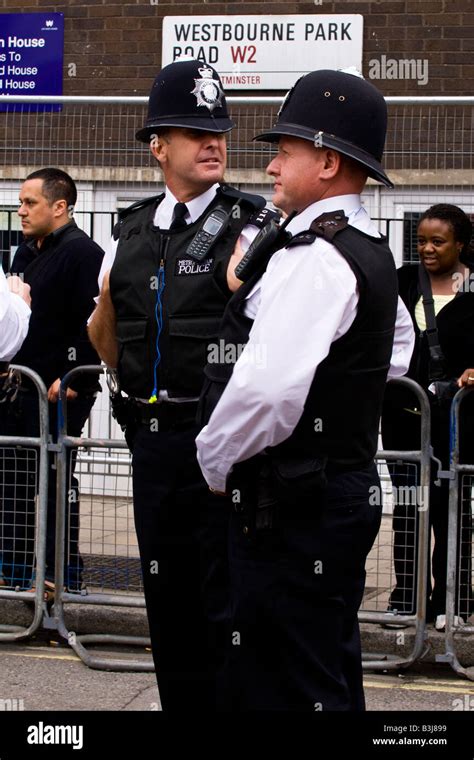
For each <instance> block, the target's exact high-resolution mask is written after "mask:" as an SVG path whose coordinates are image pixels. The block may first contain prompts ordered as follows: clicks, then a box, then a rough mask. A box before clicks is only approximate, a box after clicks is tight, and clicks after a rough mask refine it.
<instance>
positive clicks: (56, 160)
mask: <svg viewBox="0 0 474 760" xmlns="http://www.w3.org/2000/svg"><path fill="white" fill-rule="evenodd" d="M35 12H62V13H63V14H64V21H65V45H64V72H63V73H64V76H63V83H64V95H66V96H75V95H80V96H147V95H148V93H149V89H150V85H151V82H152V81H153V78H154V77H155V75H156V73H157V71H158V70H159V69H160V68H161V60H162V27H163V18H164V17H166V16H179V15H181V16H190V17H192V16H193V15H200V16H203V15H228V16H235V15H240V16H241V15H252V14H259V13H262V12H263V13H265V15H269V14H275V15H276V14H279V15H282V14H315V18H316V19H317V16H318V15H319V14H325V15H328V14H346V15H347V14H352V13H356V14H361V15H362V16H363V19H364V37H363V74H364V76H365V77H366V78H369V79H371V80H372V81H373V83H374V84H375V85H376V86H377V87H378V88H379V89H380V90H381V92H382V93H383V94H384V95H385V96H418V95H421V96H428V97H435V96H446V95H448V96H452V95H458V96H468V95H471V94H472V93H473V91H474V88H473V84H474V61H473V58H472V57H471V56H472V55H473V53H474V2H473V0H378V1H377V0H358V2H343V1H340V2H331V1H330V0H322V2H321V3H320V2H319V0H315V1H314V2H292V1H291V0H286V1H285V2H282V1H279V0H273V2H268V3H265V4H264V5H263V4H262V3H257V2H255V3H252V2H245V1H244V2H227V3H225V2H218V1H216V2H215V1H214V0H201V2H199V3H197V2H193V0H187V1H186V2H182V1H181V0H176V1H175V2H172V1H170V0H169V1H166V0H158V1H157V2H154V0H135V2H133V1H130V0H128V1H127V0H125V2H123V3H118V2H114V1H113V0H112V1H111V2H107V0H84V2H78V1H77V0H64V1H63V2H62V3H61V4H54V3H48V2H43V0H23V2H21V3H16V2H14V0H0V36H1V14H2V13H35ZM412 61H413V63H415V62H418V63H419V64H420V66H422V68H423V71H421V69H420V71H419V72H416V71H415V70H414V69H410V66H411V65H412V64H411V62H412ZM402 63H403V64H404V67H401V68H400V69H399V70H398V75H397V70H396V66H397V65H400V66H401V64H402ZM323 65H324V62H323ZM390 66H392V69H391V70H390ZM393 66H395V71H393ZM216 67H217V68H218V66H216ZM383 67H385V69H384V68H383ZM394 74H395V76H396V77H397V78H393V76H394ZM295 78H296V77H295ZM285 89H286V88H285ZM229 94H230V95H232V96H234V95H242V96H249V97H250V98H254V97H255V96H256V95H260V94H262V95H265V94H270V95H283V94H284V91H283V90H282V91H281V92H277V91H272V92H264V91H263V92H258V91H256V90H250V91H247V92H245V91H238V90H232V91H231V92H229ZM276 111H277V106H275V107H272V108H270V107H268V106H265V107H263V106H260V107H257V106H255V105H252V103H251V102H249V103H248V104H247V105H240V106H236V105H232V114H233V117H234V119H235V120H236V121H237V123H238V127H237V129H236V130H234V132H233V133H232V134H231V136H230V139H229V151H228V153H229V161H228V171H227V175H226V178H227V180H228V181H230V182H233V183H234V184H236V185H238V186H241V187H242V188H246V189H254V190H256V191H257V192H262V193H264V194H265V195H267V196H268V197H269V196H270V195H271V188H270V185H269V182H268V177H266V175H265V171H264V168H265V166H266V164H267V163H268V159H269V151H270V150H271V148H270V147H269V146H266V145H264V144H261V143H260V144H255V143H252V142H251V138H252V136H253V135H254V134H255V133H256V132H259V131H263V130H264V129H266V128H267V127H268V126H270V124H271V123H272V121H273V120H274V118H275V115H276ZM145 114H146V107H145V105H136V104H135V105H112V104H104V105H92V104H83V105H82V104H81V105H71V104H68V105H65V106H64V108H63V110H62V112H61V113H38V114H36V113H30V112H29V109H28V107H25V108H24V110H23V111H22V112H7V113H0V255H1V249H3V252H4V254H7V256H8V255H9V249H12V247H14V242H15V239H16V238H15V237H14V236H13V237H12V228H15V225H17V221H16V213H15V207H16V198H17V193H18V187H19V183H20V182H21V180H22V179H23V178H24V177H25V176H26V175H27V173H28V172H29V171H32V170H33V169H36V168H39V167H40V166H45V165H56V166H60V167H61V168H63V169H65V170H66V171H69V172H70V173H71V174H72V175H73V176H74V178H75V179H76V180H77V182H78V185H79V190H80V193H79V203H78V210H79V212H80V214H79V221H80V223H82V225H83V226H84V227H85V228H86V229H88V230H89V231H90V232H91V233H92V234H94V237H95V238H96V239H97V240H98V242H100V243H101V244H105V243H106V241H107V239H108V237H109V235H110V227H111V219H112V214H113V213H114V212H116V211H117V209H118V208H120V207H123V206H126V205H128V204H129V203H130V202H131V201H133V200H135V199H136V198H138V197H142V196H143V195H149V194H154V193H156V192H159V190H160V189H161V185H160V175H159V172H158V171H157V169H156V166H155V165H154V162H153V161H152V159H151V158H150V154H149V151H148V150H147V148H146V146H143V145H140V144H138V143H137V142H136V141H135V137H134V134H135V130H136V129H137V128H138V127H140V126H142V124H143V122H144V118H145ZM389 117H390V120H389V130H388V138H387V145H386V151H385V159H384V162H385V167H386V168H387V170H388V172H389V174H390V176H391V178H392V179H393V181H394V182H395V185H396V187H395V190H394V191H386V190H385V189H384V188H380V187H379V186H377V185H375V184H373V183H372V184H369V186H368V188H367V192H366V193H365V195H364V200H365V202H366V204H367V207H368V209H369V211H370V213H371V214H372V215H373V216H374V217H375V218H381V219H384V220H385V219H388V220H390V222H389V228H388V232H389V235H390V242H391V244H392V247H393V250H394V252H395V255H396V258H397V261H401V259H402V256H403V255H405V256H406V250H407V239H409V238H410V235H411V231H412V230H413V228H414V220H415V219H416V217H417V214H419V212H420V211H421V210H423V209H424V208H426V207H427V206H428V205H430V204H431V203H433V202H438V201H440V200H446V201H450V202H453V203H458V204H459V205H461V206H463V208H465V210H466V211H468V212H469V213H474V200H473V188H474V166H473V157H472V154H473V151H472V146H473V145H474V107H473V106H472V105H469V104H464V105H449V106H448V105H441V106H440V105H434V104H430V105H423V106H421V105H390V107H389ZM81 214H82V215H81ZM381 228H382V230H383V231H387V227H386V225H385V223H383V224H381ZM15 234H16V235H17V237H18V235H19V231H18V233H15ZM407 236H408V237H407ZM404 252H405V253H404Z"/></svg>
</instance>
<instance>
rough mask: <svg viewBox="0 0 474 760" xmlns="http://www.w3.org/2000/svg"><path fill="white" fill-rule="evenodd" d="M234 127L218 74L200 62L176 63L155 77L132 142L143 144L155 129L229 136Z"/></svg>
mask: <svg viewBox="0 0 474 760" xmlns="http://www.w3.org/2000/svg"><path fill="white" fill-rule="evenodd" d="M234 126H235V124H234V123H233V122H232V121H231V120H230V119H229V114H228V113H227V104H226V100H225V95H224V90H223V89H222V82H221V80H220V79H219V75H218V73H217V72H216V71H215V70H214V69H213V68H212V67H211V66H209V65H208V64H207V63H204V61H198V60H189V59H186V60H179V59H178V60H177V61H174V63H170V64H169V65H168V66H165V67H164V69H162V70H161V71H160V73H159V74H158V76H157V77H156V79H155V81H154V83H153V87H152V88H151V92H150V98H149V101H148V118H147V121H146V124H145V126H144V127H143V128H142V129H139V130H138V132H137V133H136V138H137V140H140V141H141V142H145V143H147V142H149V141H150V138H151V136H152V135H153V134H154V133H155V132H156V130H157V129H158V128H159V127H186V128H187V129H202V130H203V132H229V131H230V130H231V129H232V128H233V127H234Z"/></svg>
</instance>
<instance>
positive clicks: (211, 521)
mask: <svg viewBox="0 0 474 760" xmlns="http://www.w3.org/2000/svg"><path fill="white" fill-rule="evenodd" d="M197 432H198V431H197V430H196V429H195V428H194V427H193V428H192V429H190V430H184V431H174V432H173V431H170V432H161V433H156V432H151V431H150V430H149V429H148V428H147V427H146V426H145V425H142V426H141V427H140V428H139V430H138V432H137V435H136V437H135V441H134V446H133V492H134V510H135V525H136V530H137V536H138V542H139V548H140V557H141V563H142V570H143V581H144V588H145V598H146V605H147V614H148V621H149V626H150V635H151V639H152V650H153V658H154V661H155V667H156V674H157V680H158V685H159V689H160V697H161V701H162V706H163V709H164V710H165V711H170V712H171V711H173V712H176V711H189V712H195V711H196V710H198V711H212V710H215V709H216V699H217V697H216V681H217V678H218V676H219V672H220V670H221V667H222V660H223V647H224V644H225V641H226V638H227V626H228V566H227V558H226V556H227V549H226V537H227V525H228V509H229V507H228V502H227V499H222V498H217V497H215V496H214V495H213V494H211V493H210V491H209V489H208V488H207V485H206V484H205V482H204V480H203V478H202V475H201V473H200V470H199V466H198V464H197V461H196V448H195V443H194V439H195V437H196V435H197Z"/></svg>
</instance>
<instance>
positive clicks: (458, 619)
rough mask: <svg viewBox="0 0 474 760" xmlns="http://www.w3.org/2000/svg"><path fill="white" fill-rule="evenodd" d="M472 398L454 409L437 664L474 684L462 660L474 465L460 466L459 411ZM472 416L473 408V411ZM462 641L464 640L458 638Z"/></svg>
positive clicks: (465, 392) (464, 394) (458, 400)
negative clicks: (442, 632)
mask: <svg viewBox="0 0 474 760" xmlns="http://www.w3.org/2000/svg"><path fill="white" fill-rule="evenodd" d="M469 397H470V398H471V401H472V400H473V396H472V390H470V389H467V388H463V389H461V390H459V391H458V392H457V394H456V395H455V397H454V399H453V402H452V405H451V420H450V421H451V432H450V481H449V525H448V566H447V593H446V636H445V641H446V654H445V655H441V656H439V657H438V658H437V659H438V662H449V663H450V664H451V666H452V667H453V669H454V670H455V671H456V673H458V674H459V675H461V676H464V677H465V678H469V679H470V680H471V681H474V667H473V666H471V667H464V666H463V665H462V664H461V662H460V660H459V657H460V653H459V648H460V647H459V646H458V644H459V642H460V640H461V639H462V635H465V634H469V633H474V624H471V625H466V622H465V621H466V620H467V618H468V617H469V616H470V614H471V612H472V610H473V603H472V601H473V600H472V525H473V515H472V507H473V490H472V489H473V488H474V464H462V463H461V461H460V460H461V455H462V448H461V445H460V444H461V432H462V425H460V419H459V417H460V408H461V406H462V405H463V404H464V405H465V404H466V399H468V398H469ZM470 411H471V414H472V408H471V410H470ZM459 637H461V638H459Z"/></svg>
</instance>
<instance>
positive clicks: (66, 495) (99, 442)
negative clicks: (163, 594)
mask: <svg viewBox="0 0 474 760" xmlns="http://www.w3.org/2000/svg"><path fill="white" fill-rule="evenodd" d="M102 372H104V370H103V369H101V368H100V367H97V366H91V367H77V368H76V369H73V370H71V372H69V373H68V374H67V375H66V376H65V377H64V378H63V380H62V383H61V389H60V401H59V410H60V411H59V415H58V420H59V433H58V459H57V468H58V476H57V510H56V537H57V538H56V576H55V587H56V596H55V603H54V617H55V621H56V626H57V630H58V631H59V633H60V634H61V635H62V636H64V638H65V639H66V640H67V641H68V642H69V644H70V646H71V647H72V649H73V650H74V651H75V653H76V654H77V655H78V656H79V657H80V659H81V660H82V661H83V662H84V663H85V664H86V665H88V666H89V667H91V668H95V669H98V670H137V671H151V670H153V669H154V666H153V661H152V659H151V655H149V656H146V657H142V658H141V659H131V658H129V657H127V658H119V657H116V658H110V657H102V656H100V655H95V654H93V653H91V652H90V651H88V650H87V648H86V646H85V645H86V644H110V645H117V644H118V645H124V646H138V647H149V646H150V640H149V638H146V637H142V636H124V635H119V634H105V633H104V634H83V635H78V634H76V633H75V632H74V631H70V630H69V629H68V627H67V625H66V621H65V616H64V605H65V604H67V603H68V602H73V603H75V604H101V605H114V606H119V607H141V608H143V607H144V606H145V601H144V597H143V594H142V593H139V592H140V589H141V571H140V567H139V559H138V549H136V545H135V549H136V551H134V552H133V554H134V556H133V558H132V559H133V560H135V561H134V562H132V563H131V564H132V565H133V568H132V570H133V574H134V576H135V580H133V582H132V583H133V584H135V585H134V588H132V589H130V575H128V574H127V573H128V571H129V570H130V567H128V569H127V568H126V574H125V579H124V575H123V572H122V574H121V576H122V577H121V579H120V581H119V582H117V569H118V565H117V559H118V556H117V554H116V550H117V543H116V541H112V543H111V546H110V547H109V548H111V549H112V551H114V550H115V553H114V554H111V553H110V552H109V555H108V557H109V558H110V557H113V562H112V566H111V565H110V563H109V565H108V567H107V564H106V562H105V561H104V560H105V559H107V553H106V551H105V549H106V546H105V543H104V536H105V535H106V533H105V532H104V527H105V526H104V519H106V518H105V517H104V515H102V518H103V519H102V525H101V526H97V527H96V528H94V527H93V525H94V522H93V521H94V514H93V513H94V505H95V504H96V501H95V500H94V498H93V497H94V488H92V498H91V513H90V519H89V521H88V522H89V537H90V539H91V540H90V543H89V546H90V548H94V544H95V547H96V550H97V552H98V560H99V561H100V563H101V564H100V569H101V571H102V579H101V580H100V582H99V583H98V578H97V574H96V577H95V578H94V577H91V578H90V579H89V581H88V586H89V588H88V591H87V593H82V592H81V589H80V588H79V589H78V590H77V591H76V593H71V591H70V589H69V588H68V584H67V582H66V583H65V578H64V566H65V552H66V551H68V552H69V551H70V547H71V545H72V544H73V540H72V536H71V532H72V531H75V530H77V531H79V536H76V537H75V540H74V546H78V544H79V541H80V543H81V550H79V549H78V548H77V549H76V550H75V554H76V553H77V556H68V558H67V560H68V561H67V563H66V564H67V566H71V564H73V565H74V564H76V567H77V566H78V565H80V568H79V570H80V572H81V573H84V572H85V573H86V574H87V573H88V572H89V574H91V573H90V569H89V570H88V568H87V564H85V563H84V561H83V560H82V558H81V557H80V553H79V552H80V551H81V552H82V550H83V548H84V544H85V535H84V528H83V527H82V528H81V529H79V525H74V524H73V513H72V507H73V506H74V510H75V511H76V512H77V513H78V511H79V510H78V504H77V503H75V499H76V496H75V494H76V490H75V489H74V488H73V487H72V482H71V479H72V477H73V466H72V460H73V458H75V457H76V455H77V452H78V450H79V449H81V450H82V451H83V452H84V451H86V452H89V460H91V459H92V462H95V463H96V464H105V465H107V466H108V467H110V466H112V465H114V466H116V467H117V468H120V467H121V468H122V474H118V472H117V473H115V475H114V477H115V478H122V479H123V478H127V479H129V478H130V458H129V457H128V449H127V446H126V443H125V441H111V440H104V439H96V438H75V437H73V436H70V435H68V432H67V415H68V405H67V400H66V392H67V388H68V386H69V384H70V383H71V381H72V380H74V378H77V376H78V375H80V374H84V373H88V374H95V375H98V374H99V373H102ZM96 449H99V450H100V451H101V452H102V453H106V452H107V454H108V455H107V457H103V456H102V457H94V455H93V452H94V450H96ZM123 450H126V451H127V456H126V457H125V458H120V457H119V456H117V454H115V455H114V454H113V452H120V451H123ZM124 470H125V472H124ZM125 490H127V489H125ZM71 497H72V498H71ZM81 498H82V497H81ZM126 498H127V503H126V504H125V505H124V506H125V509H126V510H128V509H131V498H129V497H126ZM84 519H85V515H84V514H81V520H82V521H84ZM96 519H97V507H96ZM125 523H126V526H127V530H126V536H125V538H126V545H125V548H126V550H127V551H126V552H125V553H124V558H125V559H126V560H127V559H128V560H129V559H130V556H129V555H130V552H129V551H128V550H129V547H130V539H131V538H132V537H133V538H134V537H135V532H134V528H133V524H132V518H131V517H129V516H128V513H127V517H126V518H125ZM116 524H117V523H116V519H115V527H116ZM109 527H110V526H109ZM94 531H95V534H94ZM92 538H95V539H96V541H94V542H93V541H92ZM101 543H102V545H101V546H100V544H101ZM123 548H124V547H123V546H122V549H123ZM122 554H123V552H122ZM122 559H123V557H122ZM95 561H96V562H97V559H96V560H95ZM83 564H84V566H83ZM128 565H130V562H129V563H128ZM114 566H115V568H114ZM114 569H115V572H114ZM107 570H108V578H107ZM111 574H112V576H114V575H115V578H114V580H113V581H111V579H110V576H111ZM91 575H93V573H92V574H91ZM137 576H138V582H137ZM90 581H92V585H90Z"/></svg>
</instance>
